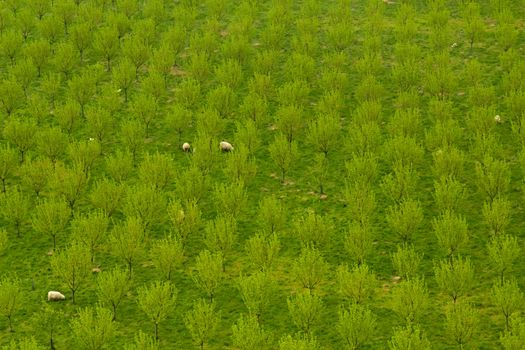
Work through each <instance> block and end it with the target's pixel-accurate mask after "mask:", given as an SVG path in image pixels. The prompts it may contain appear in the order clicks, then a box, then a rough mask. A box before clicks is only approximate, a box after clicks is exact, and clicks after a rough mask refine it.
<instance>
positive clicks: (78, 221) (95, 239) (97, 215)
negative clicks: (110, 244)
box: [71, 210, 109, 264]
mask: <svg viewBox="0 0 525 350" xmlns="http://www.w3.org/2000/svg"><path fill="white" fill-rule="evenodd" d="M108 226H109V218H108V216H107V215H106V214H105V212H104V211H102V210H96V211H92V212H89V213H87V214H80V215H78V216H76V217H75V218H74V219H73V220H72V222H71V228H72V229H71V235H72V236H73V237H74V239H75V240H76V241H78V242H80V243H82V244H83V245H85V246H86V247H87V248H88V249H89V253H90V257H91V263H92V264H93V262H94V260H95V252H96V251H97V250H99V249H100V247H101V246H102V244H103V240H104V238H105V237H106V236H107V230H108Z"/></svg>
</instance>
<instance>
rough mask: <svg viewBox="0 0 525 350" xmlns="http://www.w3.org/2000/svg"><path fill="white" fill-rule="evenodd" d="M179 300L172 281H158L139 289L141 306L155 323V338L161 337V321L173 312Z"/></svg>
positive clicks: (138, 300)
mask: <svg viewBox="0 0 525 350" xmlns="http://www.w3.org/2000/svg"><path fill="white" fill-rule="evenodd" d="M176 301H177V289H176V288H175V287H174V286H173V285H172V284H171V282H169V281H166V282H159V281H156V282H154V283H153V284H151V285H150V286H149V287H145V286H143V287H141V288H139V291H138V299H137V302H138V304H139V307H140V308H141V309H142V311H144V313H146V315H147V316H148V317H149V318H150V319H151V320H152V321H153V324H154V325H155V339H156V340H158V339H159V323H160V322H162V321H164V320H165V319H166V318H167V317H168V315H169V314H170V313H171V312H172V310H173V308H174V307H175V302H176Z"/></svg>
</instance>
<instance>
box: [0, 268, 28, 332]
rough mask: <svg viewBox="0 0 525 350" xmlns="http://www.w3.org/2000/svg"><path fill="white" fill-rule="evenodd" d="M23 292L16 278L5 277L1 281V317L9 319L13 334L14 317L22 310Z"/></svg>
mask: <svg viewBox="0 0 525 350" xmlns="http://www.w3.org/2000/svg"><path fill="white" fill-rule="evenodd" d="M21 299H22V290H21V288H20V280H19V279H18V278H16V277H8V276H3V277H2V280H0V315H2V316H4V317H6V318H7V321H8V322H9V330H10V331H11V332H13V316H14V314H15V313H16V311H18V309H19V308H20V304H21V302H22V301H23V300H21Z"/></svg>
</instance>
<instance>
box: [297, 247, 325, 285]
mask: <svg viewBox="0 0 525 350" xmlns="http://www.w3.org/2000/svg"><path fill="white" fill-rule="evenodd" d="M327 271H328V264H327V263H326V262H325V260H324V258H323V256H322V255H321V253H320V252H319V250H318V249H317V248H315V247H313V246H311V245H305V246H303V247H302V248H301V255H299V257H298V258H297V259H296V260H294V262H293V263H292V276H293V277H294V278H295V280H296V281H297V282H299V283H300V284H301V285H302V286H303V288H308V289H309V290H310V291H312V290H313V289H315V288H316V287H319V285H320V284H322V283H323V282H324V281H325V280H326V273H327Z"/></svg>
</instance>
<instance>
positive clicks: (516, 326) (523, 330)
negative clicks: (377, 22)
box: [500, 314, 525, 350]
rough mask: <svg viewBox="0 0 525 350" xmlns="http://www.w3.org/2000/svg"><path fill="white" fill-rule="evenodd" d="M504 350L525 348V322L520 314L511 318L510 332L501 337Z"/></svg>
mask: <svg viewBox="0 0 525 350" xmlns="http://www.w3.org/2000/svg"><path fill="white" fill-rule="evenodd" d="M500 343H501V345H502V346H503V349H504V350H519V349H523V347H524V346H525V322H524V321H523V319H522V318H521V316H520V315H518V314H513V315H512V316H511V317H510V331H508V330H506V331H505V332H504V333H503V334H502V335H501V336H500Z"/></svg>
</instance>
